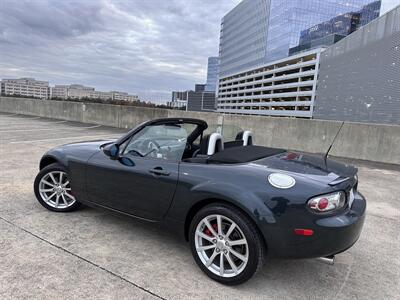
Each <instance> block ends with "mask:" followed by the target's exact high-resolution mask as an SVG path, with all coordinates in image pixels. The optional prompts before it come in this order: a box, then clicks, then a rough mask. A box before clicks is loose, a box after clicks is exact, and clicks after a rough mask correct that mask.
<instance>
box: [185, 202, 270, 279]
mask: <svg viewBox="0 0 400 300" xmlns="http://www.w3.org/2000/svg"><path fill="white" fill-rule="evenodd" d="M189 242H190V246H191V250H192V254H193V257H194V259H195V261H196V263H197V264H198V266H199V267H200V268H201V269H202V270H203V271H204V272H205V273H206V274H207V275H208V276H209V277H211V278H212V279H214V280H216V281H218V282H221V283H224V284H228V285H236V284H240V283H243V282H245V281H247V280H248V279H250V278H251V277H252V276H253V275H254V274H255V273H256V272H257V271H258V270H259V269H260V268H261V266H262V264H263V261H264V256H265V246H264V242H263V239H262V237H261V235H260V233H259V232H258V230H257V228H256V227H255V225H254V223H253V222H252V221H251V220H250V219H249V218H248V217H247V216H246V215H245V214H244V213H243V212H241V211H240V210H238V209H236V208H234V207H231V206H228V205H225V204H213V205H209V206H206V207H204V208H203V209H201V210H200V211H199V212H198V213H197V214H196V215H195V217H194V218H193V220H192V223H191V226H190V229H189Z"/></svg>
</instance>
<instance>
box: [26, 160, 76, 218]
mask: <svg viewBox="0 0 400 300" xmlns="http://www.w3.org/2000/svg"><path fill="white" fill-rule="evenodd" d="M54 171H56V172H57V171H61V172H64V173H65V174H66V176H67V178H68V171H67V169H66V168H65V167H64V166H63V165H61V164H59V163H53V164H51V165H48V166H46V167H44V168H43V169H42V170H40V172H39V173H38V174H37V175H36V178H35V182H34V184H33V189H34V191H35V196H36V199H37V200H38V201H39V203H40V204H41V205H42V206H43V207H45V208H47V209H48V210H51V211H55V212H70V211H75V210H77V209H78V208H79V207H80V206H81V204H80V203H79V202H78V201H75V202H74V203H73V204H72V205H71V206H68V207H65V208H62V207H60V208H56V207H53V206H50V205H49V204H47V203H46V201H44V199H43V198H42V196H41V194H40V191H39V184H40V181H41V180H42V178H43V177H45V176H46V175H47V174H49V173H50V172H54Z"/></svg>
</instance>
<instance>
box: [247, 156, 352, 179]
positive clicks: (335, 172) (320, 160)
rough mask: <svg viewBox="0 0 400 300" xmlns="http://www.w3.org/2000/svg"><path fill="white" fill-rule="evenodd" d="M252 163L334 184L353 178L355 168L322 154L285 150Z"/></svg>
mask: <svg viewBox="0 0 400 300" xmlns="http://www.w3.org/2000/svg"><path fill="white" fill-rule="evenodd" d="M253 163H255V164H259V165H263V166H267V167H268V168H271V169H275V170H281V171H285V172H291V173H296V174H297V175H298V176H305V177H307V178H311V179H313V180H316V181H319V182H321V183H325V184H330V185H335V184H339V183H341V182H343V181H344V180H346V178H353V177H354V176H355V175H356V174H357V168H356V167H354V166H351V165H347V164H344V163H340V162H336V161H334V160H331V159H327V161H326V163H325V159H324V157H323V156H322V155H313V154H304V153H298V152H286V153H282V154H278V155H275V156H270V157H266V158H262V159H259V160H257V161H254V162H253Z"/></svg>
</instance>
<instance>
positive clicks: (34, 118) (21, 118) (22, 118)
mask: <svg viewBox="0 0 400 300" xmlns="http://www.w3.org/2000/svg"><path fill="white" fill-rule="evenodd" d="M12 118H13V119H15V117H12ZM17 118H18V119H20V120H37V119H41V118H42V117H33V118H25V117H17Z"/></svg>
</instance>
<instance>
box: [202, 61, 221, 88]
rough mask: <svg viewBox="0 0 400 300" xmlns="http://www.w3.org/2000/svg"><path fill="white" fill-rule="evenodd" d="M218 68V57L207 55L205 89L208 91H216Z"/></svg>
mask: <svg viewBox="0 0 400 300" xmlns="http://www.w3.org/2000/svg"><path fill="white" fill-rule="evenodd" d="M218 69H219V58H218V57H209V58H208V64H207V83H206V87H205V90H206V91H208V92H214V93H215V92H216V90H217V84H218Z"/></svg>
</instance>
